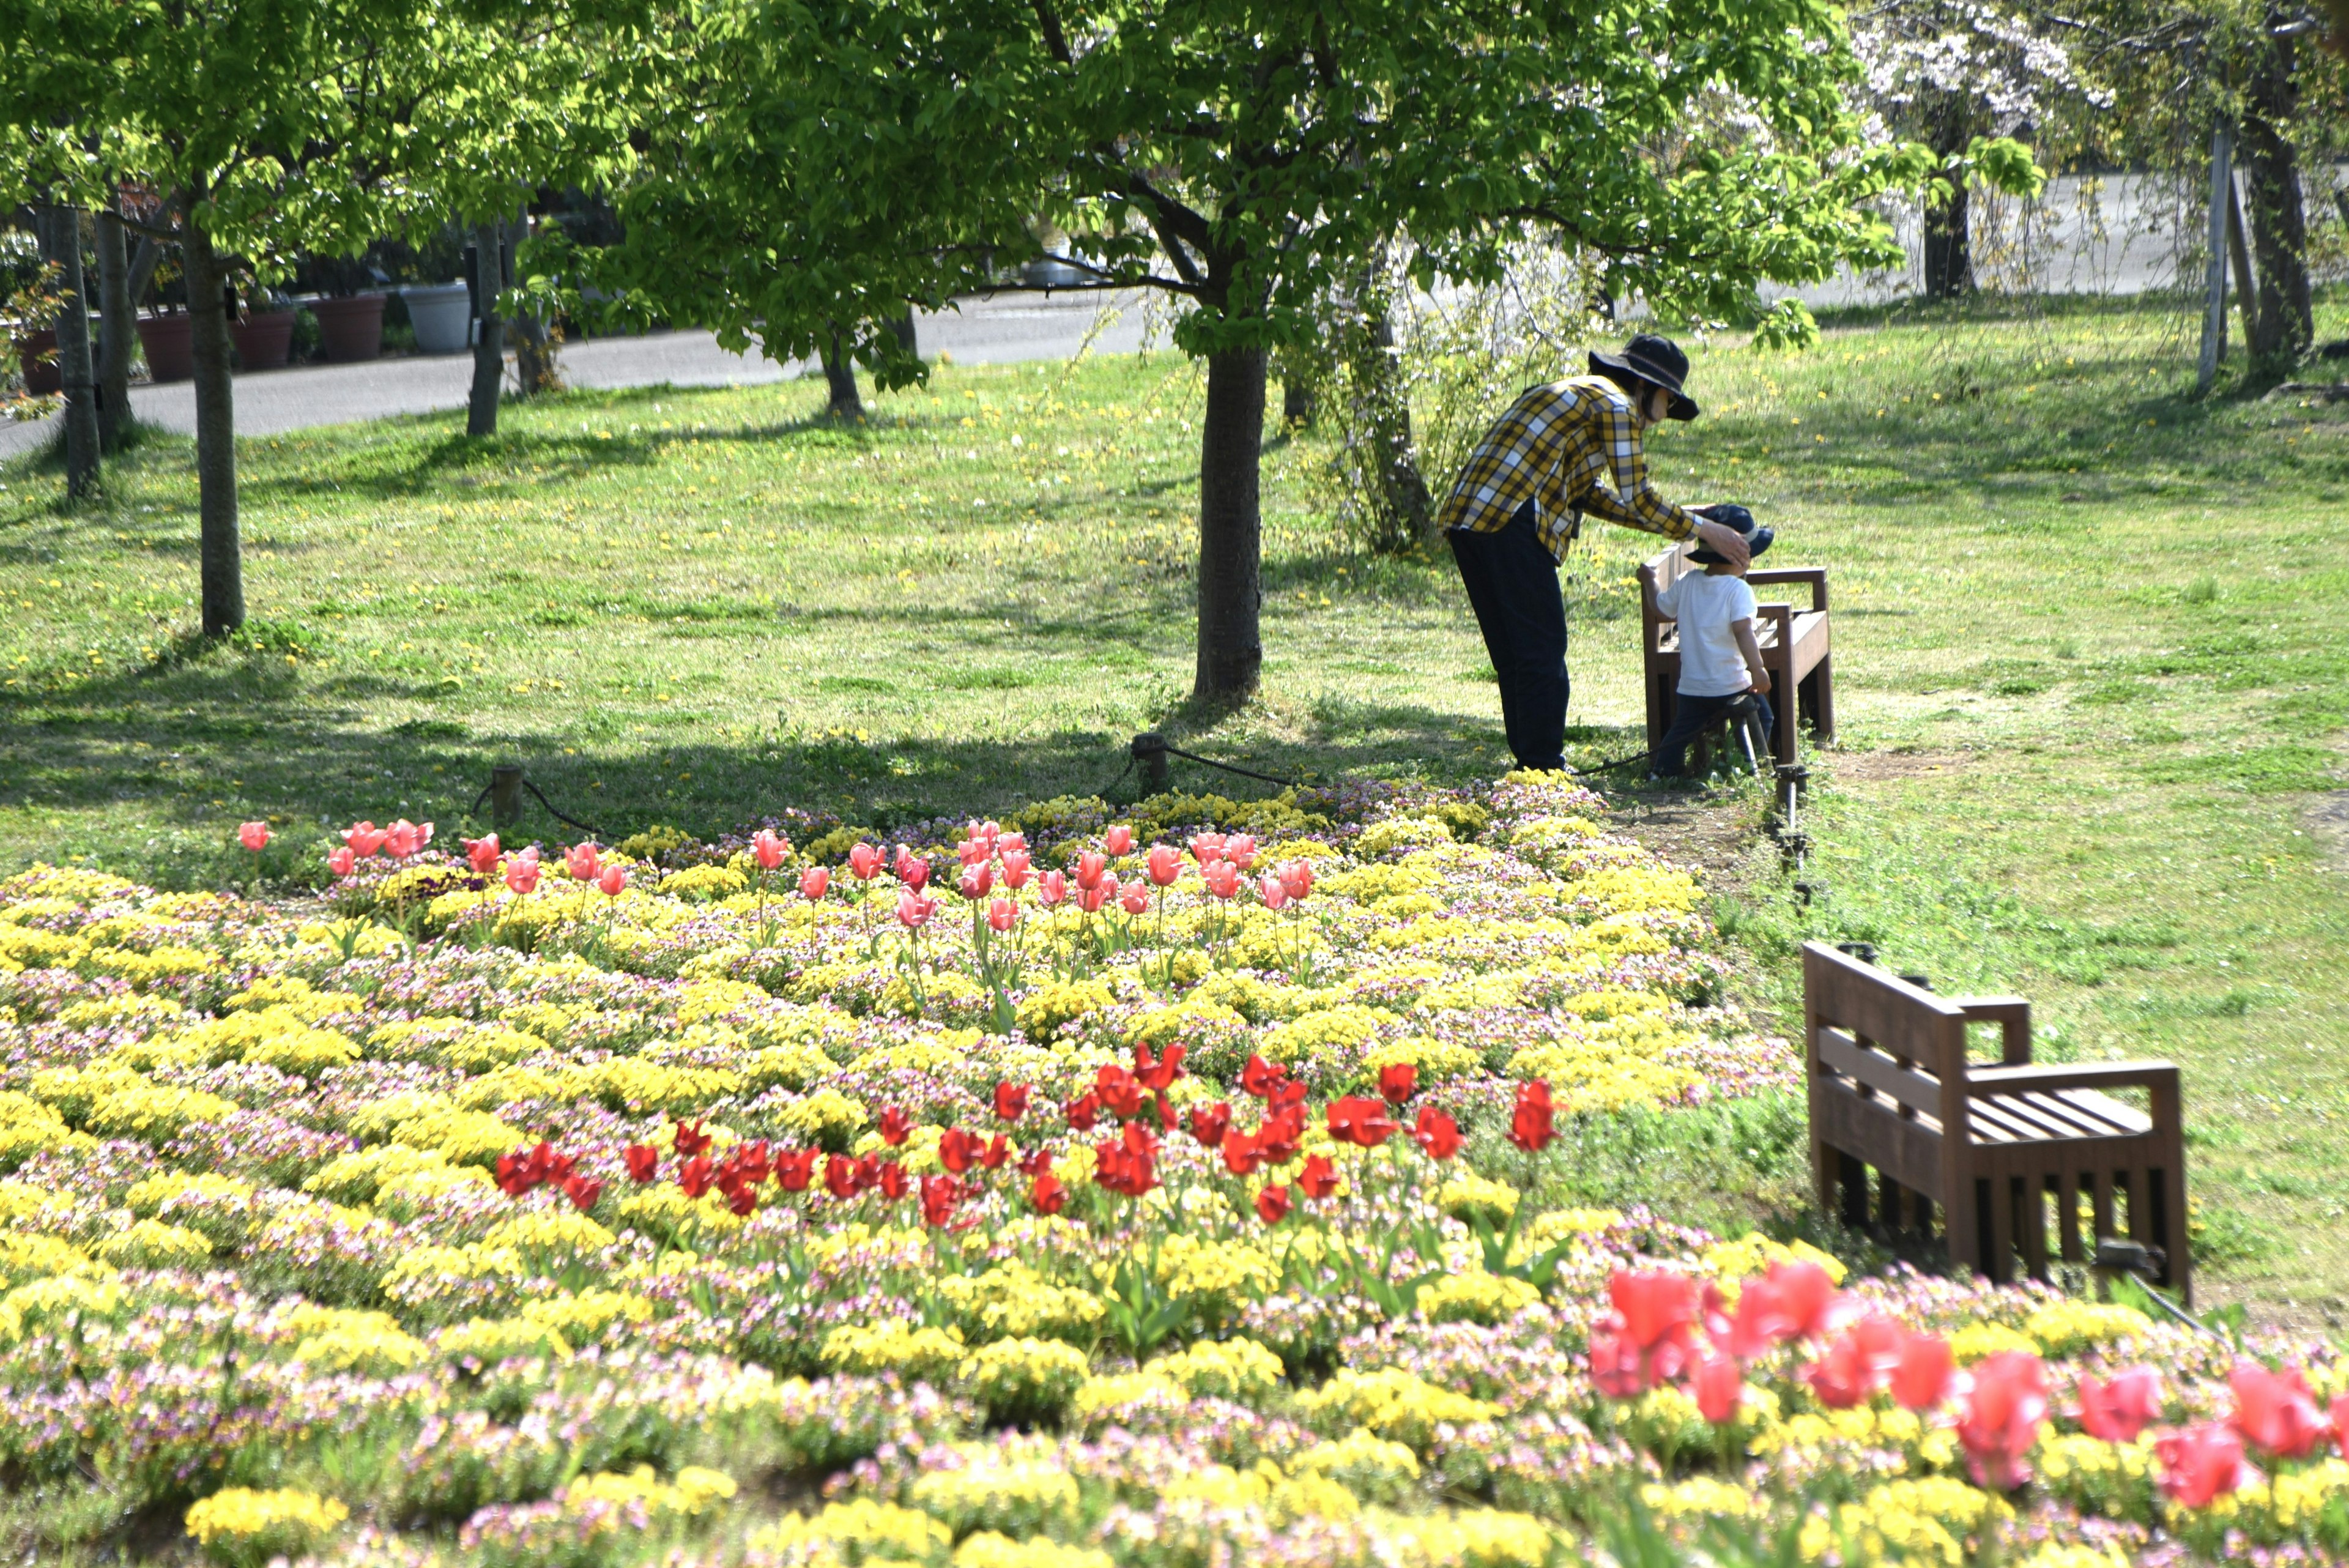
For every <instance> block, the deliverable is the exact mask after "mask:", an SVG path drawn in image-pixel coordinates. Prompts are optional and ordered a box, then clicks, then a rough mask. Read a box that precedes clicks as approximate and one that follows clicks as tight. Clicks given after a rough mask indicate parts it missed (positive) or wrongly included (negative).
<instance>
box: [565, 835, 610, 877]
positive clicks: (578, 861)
mask: <svg viewBox="0 0 2349 1568" xmlns="http://www.w3.org/2000/svg"><path fill="white" fill-rule="evenodd" d="M563 868H564V870H565V871H568V872H570V873H571V879H572V880H573V881H574V882H593V881H594V880H595V877H596V875H597V874H598V873H599V872H601V871H602V870H603V868H604V867H603V863H602V859H601V857H599V856H598V854H597V853H596V849H595V846H594V845H593V844H574V845H573V846H571V847H570V848H569V849H567V850H565V851H564V856H563Z"/></svg>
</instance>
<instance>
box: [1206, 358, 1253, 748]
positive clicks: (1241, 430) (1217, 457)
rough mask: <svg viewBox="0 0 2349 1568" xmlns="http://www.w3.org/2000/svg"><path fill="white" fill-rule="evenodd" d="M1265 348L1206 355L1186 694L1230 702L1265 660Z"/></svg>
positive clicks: (1238, 698) (1243, 694) (1244, 694)
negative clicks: (1194, 665) (1193, 666)
mask: <svg viewBox="0 0 2349 1568" xmlns="http://www.w3.org/2000/svg"><path fill="white" fill-rule="evenodd" d="M1264 382H1265V375H1264V350H1263V349H1261V348H1233V349H1228V350H1226V351H1225V352H1224V353H1221V354H1216V355H1213V356H1211V357H1210V358H1208V360H1207V417H1206V428H1205V429H1204V430H1203V431H1201V433H1200V437H1199V663H1198V673H1197V677H1196V679H1195V682H1194V684H1193V687H1192V691H1191V695H1192V697H1193V699H1194V700H1195V701H1200V702H1203V703H1206V704H1208V705H1210V706H1213V707H1218V708H1221V707H1230V706H1233V705H1235V704H1237V703H1239V702H1242V701H1246V700H1247V698H1248V697H1249V696H1250V695H1252V694H1253V693H1254V692H1255V691H1256V686H1257V675H1258V674H1259V673H1260V671H1261V670H1262V669H1263V665H1264V642H1263V639H1262V637H1261V635H1260V633H1259V631H1258V628H1257V612H1258V611H1259V610H1260V609H1261V607H1262V605H1263V599H1264V592H1263V563H1262V559H1261V548H1262V538H1261V535H1262V516H1261V514H1260V512H1259V510H1258V505H1257V472H1258V466H1259V462H1260V460H1261V458H1262V456H1263V449H1264Z"/></svg>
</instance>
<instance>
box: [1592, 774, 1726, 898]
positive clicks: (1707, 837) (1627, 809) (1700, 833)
mask: <svg viewBox="0 0 2349 1568" xmlns="http://www.w3.org/2000/svg"><path fill="white" fill-rule="evenodd" d="M1610 804H1611V805H1613V807H1614V818H1613V820H1612V821H1611V822H1610V823H1609V825H1608V826H1610V827H1614V828H1617V829H1619V830H1620V831H1622V832H1624V833H1628V834H1630V836H1632V837H1634V838H1636V839H1638V840H1639V841H1640V843H1641V844H1643V845H1645V846H1647V847H1649V848H1650V849H1652V850H1654V851H1655V852H1656V853H1657V854H1659V855H1661V856H1662V857H1664V858H1666V859H1667V860H1670V861H1671V862H1672V863H1673V864H1674V865H1677V866H1685V867H1688V868H1689V869H1690V870H1692V871H1694V872H1696V873H1697V874H1698V876H1699V879H1700V880H1702V882H1703V883H1704V885H1705V888H1707V889H1708V890H1709V891H1713V892H1731V891H1734V890H1735V889H1736V888H1738V887H1739V886H1741V885H1743V883H1744V882H1745V881H1746V880H1747V879H1748V878H1749V877H1750V876H1751V873H1750V871H1748V870H1747V869H1746V867H1745V862H1746V860H1747V857H1748V853H1749V852H1750V851H1751V849H1752V848H1753V846H1754V840H1756V839H1757V838H1759V837H1761V836H1762V827H1761V824H1760V823H1759V822H1757V821H1756V820H1755V819H1754V805H1753V803H1752V802H1751V801H1744V800H1737V799H1733V798H1730V797H1726V796H1722V797H1715V796H1710V795H1704V794H1682V795H1662V796H1651V795H1638V794H1621V795H1618V796H1616V797H1615V799H1614V800H1613V801H1612V802H1611V803H1610Z"/></svg>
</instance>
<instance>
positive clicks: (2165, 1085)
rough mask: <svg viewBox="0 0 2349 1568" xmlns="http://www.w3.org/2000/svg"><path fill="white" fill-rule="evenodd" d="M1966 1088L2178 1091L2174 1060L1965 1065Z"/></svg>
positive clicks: (2000, 1091) (1998, 1090) (2001, 1091)
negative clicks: (2009, 1065)
mask: <svg viewBox="0 0 2349 1568" xmlns="http://www.w3.org/2000/svg"><path fill="white" fill-rule="evenodd" d="M1966 1088H1967V1089H1968V1090H1969V1091H1970V1092H1974V1093H1986V1094H2030V1093H2035V1092H2039V1091H2044V1090H2052V1089H2129V1088H2137V1089H2154V1090H2157V1091H2158V1090H2162V1089H2167V1090H2168V1091H2169V1093H2170V1094H2172V1095H2175V1094H2177V1092H2178V1064H2176V1063H2174V1062H2080V1063H2075V1064H2071V1065H2068V1066H2063V1067H1969V1068H1968V1069H1966Z"/></svg>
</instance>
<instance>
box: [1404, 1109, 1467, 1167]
mask: <svg viewBox="0 0 2349 1568" xmlns="http://www.w3.org/2000/svg"><path fill="white" fill-rule="evenodd" d="M1411 1136H1412V1141H1413V1142H1414V1143H1416V1144H1418V1145H1419V1147H1420V1148H1421V1149H1422V1150H1423V1152H1424V1153H1425V1154H1426V1156H1427V1158H1430V1159H1450V1158H1452V1157H1453V1156H1454V1155H1455V1154H1458V1153H1459V1152H1460V1145H1461V1144H1462V1142H1463V1141H1464V1140H1463V1139H1462V1137H1460V1124H1459V1123H1458V1122H1455V1121H1454V1120H1453V1119H1452V1118H1451V1117H1450V1116H1446V1115H1445V1114H1444V1112H1442V1111H1439V1110H1437V1109H1436V1108H1435V1107H1434V1106H1420V1107H1419V1120H1418V1122H1417V1123H1416V1124H1414V1125H1413V1127H1412V1129H1411Z"/></svg>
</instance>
